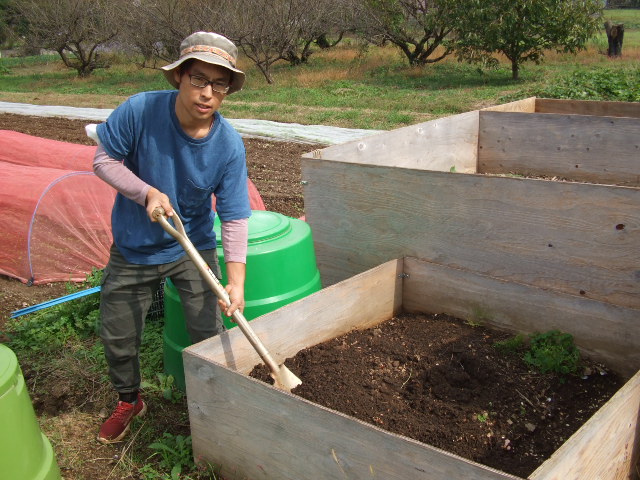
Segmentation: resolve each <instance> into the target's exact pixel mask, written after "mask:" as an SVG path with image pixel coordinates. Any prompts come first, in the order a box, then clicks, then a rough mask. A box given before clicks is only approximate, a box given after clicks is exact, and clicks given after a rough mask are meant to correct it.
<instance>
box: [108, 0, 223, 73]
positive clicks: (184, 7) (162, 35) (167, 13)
mask: <svg viewBox="0 0 640 480" xmlns="http://www.w3.org/2000/svg"><path fill="white" fill-rule="evenodd" d="M232 1H233V0H215V1H214V0H209V1H207V0H134V1H132V2H123V5H122V7H121V8H120V9H119V10H118V12H117V15H118V22H119V24H120V25H121V26H122V28H121V31H122V34H121V35H120V37H119V38H120V39H121V40H122V42H123V43H124V44H126V45H127V46H130V47H131V48H132V49H133V50H134V51H136V52H138V53H140V54H141V55H142V57H143V59H144V63H143V66H147V64H149V66H151V67H152V68H155V67H156V65H157V64H158V63H161V64H166V63H170V62H173V61H174V60H175V59H176V58H178V56H179V54H180V52H179V50H180V43H181V42H182V40H183V39H185V38H186V37H187V36H189V35H190V34H192V33H193V32H197V31H200V30H207V31H214V32H217V33H221V34H223V35H224V34H226V32H225V31H224V27H225V25H226V23H227V22H226V21H225V20H226V17H227V15H228V9H229V8H230V5H231V3H232Z"/></svg>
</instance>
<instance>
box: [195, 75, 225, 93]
mask: <svg viewBox="0 0 640 480" xmlns="http://www.w3.org/2000/svg"><path fill="white" fill-rule="evenodd" d="M189 81H190V82H191V85H193V86H194V87H198V88H206V86H207V85H211V90H213V91H214V92H218V93H227V92H228V91H229V88H230V86H229V85H224V84H222V83H219V82H212V81H211V80H207V79H206V78H204V77H203V76H200V75H189Z"/></svg>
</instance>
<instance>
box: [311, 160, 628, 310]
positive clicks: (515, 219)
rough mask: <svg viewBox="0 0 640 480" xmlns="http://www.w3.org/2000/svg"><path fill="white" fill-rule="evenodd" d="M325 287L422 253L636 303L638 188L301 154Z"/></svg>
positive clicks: (503, 275) (428, 257)
mask: <svg viewBox="0 0 640 480" xmlns="http://www.w3.org/2000/svg"><path fill="white" fill-rule="evenodd" d="M302 168H303V178H304V179H306V180H307V181H308V183H307V184H306V185H305V187H304V188H305V190H304V198H305V212H306V219H307V221H308V223H309V224H310V226H311V229H312V231H313V236H314V245H315V251H316V258H317V262H318V267H319V270H320V274H321V277H322V279H323V284H324V285H331V284H332V283H335V282H338V281H340V280H343V279H345V278H349V277H351V276H353V275H355V274H357V273H360V272H362V271H365V270H367V269H369V268H372V267H374V266H376V265H379V264H381V263H383V262H386V261H388V260H390V259H393V258H399V257H403V256H414V257H418V258H424V259H426V260H429V261H433V262H435V263H440V264H443V265H447V266H450V267H461V268H464V269H467V270H470V271H474V272H477V273H480V274H484V275H489V276H493V277H496V278H499V279H502V280H510V281H514V282H518V283H524V284H528V285H534V286H538V287H540V288H548V289H555V290H558V291H560V292H564V293H569V294H572V295H581V296H584V297H585V298H592V299H595V300H600V301H604V302H608V303H613V304H617V305H620V306H626V307H630V308H640V256H639V255H638V246H639V245H640V208H638V207H639V206H640V189H637V188H626V187H610V186H603V185H589V184H578V183H566V182H552V181H544V180H530V179H522V178H509V177H492V176H485V175H458V174H452V173H443V172H430V171H420V170H413V169H404V168H389V167H379V166H371V165H358V164H350V163H343V162H335V161H327V160H317V159H305V158H303V159H302Z"/></svg>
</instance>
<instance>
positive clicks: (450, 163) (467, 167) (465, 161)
mask: <svg viewBox="0 0 640 480" xmlns="http://www.w3.org/2000/svg"><path fill="white" fill-rule="evenodd" d="M477 150H478V112H477V111H473V112H467V113H463V114H460V115H453V116H450V117H445V118H439V119H436V120H431V121H429V122H424V123H420V124H417V125H412V126H410V127H404V128H399V129H397V130H393V131H390V132H385V133H382V134H378V135H372V136H370V137H366V138H363V139H361V140H356V141H353V142H349V143H344V144H341V145H335V146H331V147H327V148H324V149H322V150H315V151H313V152H310V153H308V154H305V155H304V156H305V157H310V158H323V159H326V158H330V159H336V160H340V161H343V162H355V163H362V164H367V165H383V166H396V167H405V168H415V169H418V170H435V171H441V172H449V171H452V170H455V171H456V172H459V173H475V171H476V163H477Z"/></svg>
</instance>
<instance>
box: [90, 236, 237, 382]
mask: <svg viewBox="0 0 640 480" xmlns="http://www.w3.org/2000/svg"><path fill="white" fill-rule="evenodd" d="M199 253H200V255H202V258H204V260H205V261H206V262H207V263H208V264H209V267H210V268H211V270H212V271H213V272H214V273H215V274H216V276H217V277H218V278H220V276H221V275H220V267H219V265H218V257H217V254H216V251H215V250H204V251H201V252H199ZM110 255H111V256H110V258H109V263H108V264H107V266H106V267H105V270H104V273H103V276H102V286H101V290H100V320H101V325H100V338H101V339H102V343H103V345H104V353H105V357H106V359H107V364H108V365H109V376H110V377H111V382H112V383H113V386H114V387H115V389H116V390H117V391H118V392H119V393H129V392H135V391H137V390H138V389H139V388H140V360H139V356H138V353H139V351H140V342H141V339H142V331H143V329H144V320H145V317H146V316H147V312H148V310H149V307H150V306H151V303H152V302H153V296H154V294H155V293H156V291H157V290H158V288H159V287H160V283H161V281H162V278H164V277H170V278H171V281H172V282H173V284H174V285H175V287H176V289H177V291H178V294H179V295H180V300H181V302H182V308H183V310H184V317H185V320H186V324H187V331H188V332H189V335H190V337H191V341H192V342H193V343H196V342H200V341H202V340H204V339H206V338H209V337H213V336H214V335H217V334H218V333H220V332H222V331H223V330H224V326H223V323H222V316H221V315H220V309H219V308H218V302H217V297H216V295H215V294H214V293H213V292H212V291H211V288H210V287H209V286H208V284H207V283H206V282H205V281H204V280H203V279H202V277H201V276H200V273H199V272H198V269H197V268H196V266H195V265H194V263H193V262H192V261H191V259H190V258H189V257H188V256H187V255H186V254H185V255H184V256H183V257H181V258H180V259H178V260H176V261H175V262H171V263H166V264H162V265H136V264H132V263H129V262H128V261H127V260H125V259H124V257H123V256H122V255H121V254H120V252H119V251H118V249H117V248H116V247H115V245H114V246H112V247H111V252H110Z"/></svg>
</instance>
